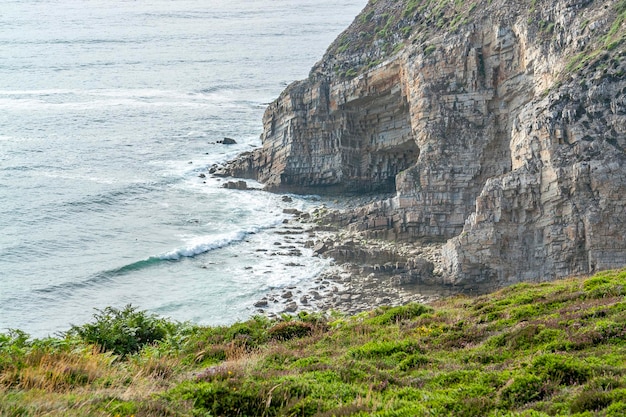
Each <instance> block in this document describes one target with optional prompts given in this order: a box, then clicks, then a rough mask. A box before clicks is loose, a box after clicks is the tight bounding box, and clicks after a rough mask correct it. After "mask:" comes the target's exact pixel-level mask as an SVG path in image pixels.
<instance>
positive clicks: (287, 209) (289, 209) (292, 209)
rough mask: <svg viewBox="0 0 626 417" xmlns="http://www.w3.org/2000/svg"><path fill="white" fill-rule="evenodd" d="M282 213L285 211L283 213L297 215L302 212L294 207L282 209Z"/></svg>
mask: <svg viewBox="0 0 626 417" xmlns="http://www.w3.org/2000/svg"><path fill="white" fill-rule="evenodd" d="M283 213H285V214H292V215H294V216H298V215H300V214H302V212H301V211H300V210H298V209H295V208H286V209H283Z"/></svg>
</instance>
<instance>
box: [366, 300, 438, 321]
mask: <svg viewBox="0 0 626 417" xmlns="http://www.w3.org/2000/svg"><path fill="white" fill-rule="evenodd" d="M432 311H433V309H432V308H431V307H426V306H425V305H423V304H418V303H411V304H407V305H405V306H398V307H387V308H379V309H377V310H375V314H376V315H375V316H374V317H372V318H370V319H369V320H367V322H368V323H370V324H378V325H384V324H389V323H393V322H398V321H402V320H410V319H412V318H415V317H419V316H421V315H422V314H425V313H432Z"/></svg>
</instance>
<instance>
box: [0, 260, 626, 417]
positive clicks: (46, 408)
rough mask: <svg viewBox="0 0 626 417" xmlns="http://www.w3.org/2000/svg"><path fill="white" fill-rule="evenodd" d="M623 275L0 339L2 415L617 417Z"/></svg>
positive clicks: (624, 386)
mask: <svg viewBox="0 0 626 417" xmlns="http://www.w3.org/2000/svg"><path fill="white" fill-rule="evenodd" d="M625 295H626V270H621V271H612V272H603V273H600V274H598V275H595V276H593V277H591V278H575V279H567V280H562V281H557V282H552V283H543V284H519V285H516V286H513V287H510V288H506V289H504V290H501V291H498V292H496V293H494V294H489V295H486V296H481V297H477V298H466V297H455V298H451V299H447V300H443V301H441V302H438V303H437V304H435V305H432V306H422V305H416V304H414V305H408V306H404V307H398V308H391V309H378V310H376V311H372V312H370V313H367V314H361V315H359V316H356V317H351V318H347V317H330V318H327V319H324V318H321V317H319V316H304V317H300V318H292V319H290V320H283V321H278V322H276V321H274V322H272V321H269V320H267V319H264V318H260V317H257V318H255V319H253V320H250V321H248V322H245V323H238V324H235V325H233V326H230V327H219V328H207V327H193V326H185V325H180V326H178V327H177V329H176V330H175V331H174V332H173V334H172V335H170V336H169V337H168V338H166V339H165V340H164V341H163V342H161V343H160V344H158V345H152V346H147V347H145V348H144V349H143V350H142V351H141V352H140V353H138V354H135V355H130V356H128V357H126V358H123V359H122V358H119V357H116V356H114V355H111V354H110V353H105V354H102V353H97V351H95V350H94V348H92V347H89V346H87V345H85V344H83V343H82V342H81V341H80V340H79V339H77V338H69V337H68V338H66V339H48V340H43V341H42V340H38V341H32V340H26V339H25V338H24V337H22V335H20V334H19V333H13V334H12V335H11V336H9V335H4V336H2V337H0V352H1V356H0V415H3V416H4V415H9V416H13V415H15V416H17V415H68V416H71V415H75V416H87V415H94V416H96V415H120V416H124V415H136V416H140V415H294V416H296V415H298V416H299V415H328V416H330V415H379V416H420V415H424V416H428V415H436V416H438V415H450V416H487V415H492V416H507V415H511V416H513V415H525V416H542V415H576V414H577V413H578V414H577V415H581V416H582V415H584V416H592V415H598V416H622V415H626V299H625Z"/></svg>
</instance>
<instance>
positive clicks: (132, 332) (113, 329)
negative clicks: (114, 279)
mask: <svg viewBox="0 0 626 417" xmlns="http://www.w3.org/2000/svg"><path fill="white" fill-rule="evenodd" d="M96 311H97V312H96V313H95V314H94V315H93V317H94V319H95V321H94V322H93V323H87V324H83V325H82V326H76V325H72V327H71V328H70V330H69V331H67V332H66V336H69V337H78V338H80V339H81V340H82V341H84V342H86V343H90V344H94V345H97V346H98V347H100V349H102V350H103V351H106V352H113V353H115V354H117V355H120V356H126V355H129V354H133V353H136V352H138V351H139V350H140V349H141V348H142V347H144V346H145V345H147V344H150V343H153V342H157V341H160V340H163V339H165V338H166V336H167V335H168V334H170V333H173V332H174V331H175V328H176V324H175V323H172V322H170V321H168V320H166V319H163V318H158V317H157V316H155V315H152V314H148V313H147V312H145V311H137V310H136V308H135V307H133V306H131V305H130V304H129V305H127V306H126V307H125V308H124V309H123V310H119V309H117V308H114V307H107V308H105V309H104V310H96Z"/></svg>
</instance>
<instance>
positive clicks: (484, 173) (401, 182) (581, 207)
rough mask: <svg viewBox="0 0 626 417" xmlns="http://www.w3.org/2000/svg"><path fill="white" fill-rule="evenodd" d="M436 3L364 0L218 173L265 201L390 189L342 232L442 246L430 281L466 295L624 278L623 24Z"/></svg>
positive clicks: (547, 5)
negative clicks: (239, 179) (249, 147)
mask: <svg viewBox="0 0 626 417" xmlns="http://www.w3.org/2000/svg"><path fill="white" fill-rule="evenodd" d="M417 3H419V2H417ZM444 3H445V4H446V5H444V6H441V7H436V8H432V7H431V8H424V7H421V6H420V5H419V4H417V5H416V2H413V1H395V0H378V1H376V2H374V3H370V4H369V5H368V6H367V7H366V8H365V9H364V10H363V12H362V13H361V15H360V16H359V17H357V19H356V20H355V22H354V23H353V25H352V26H351V27H350V28H348V29H347V30H346V31H345V32H344V33H343V34H342V35H341V36H340V37H339V38H338V39H337V40H336V41H335V43H333V45H331V47H330V48H329V50H328V51H327V53H326V55H325V56H324V58H323V59H322V61H320V62H319V63H318V64H317V65H316V66H315V67H314V68H313V69H312V71H311V74H310V76H309V79H308V80H304V81H300V82H296V83H294V84H292V85H290V86H289V87H288V88H287V89H286V90H285V91H284V92H283V93H282V94H281V96H280V97H279V98H278V99H277V100H276V101H275V102H273V103H272V104H271V105H270V106H269V107H268V109H267V111H266V113H265V116H264V119H263V125H264V131H263V134H262V136H261V139H262V143H263V146H262V148H260V149H258V150H256V151H254V152H251V153H248V154H245V155H242V156H241V157H240V158H239V159H237V160H236V161H233V162H232V163H231V164H230V166H229V169H230V172H231V173H232V174H234V175H238V176H248V177H254V178H256V179H258V180H259V181H261V182H263V183H265V184H266V187H267V188H268V189H270V190H288V191H295V192H302V193H309V192H318V193H319V192H353V193H362V192H372V191H378V192H390V191H391V192H395V197H393V198H390V199H386V200H381V201H379V202H376V203H373V204H370V205H368V206H365V207H361V208H359V209H356V210H354V211H352V212H350V213H345V214H344V216H343V219H342V221H343V223H344V224H345V225H346V226H347V227H348V228H350V229H351V230H354V231H360V232H362V233H365V234H367V235H369V236H372V237H379V238H386V239H394V240H403V241H441V242H442V243H443V242H445V244H444V245H443V249H442V255H443V271H442V273H441V274H440V275H439V276H438V278H437V279H439V280H440V282H441V283H444V284H450V285H454V286H458V287H460V288H462V289H468V290H481V291H482V290H488V289H491V288H494V287H498V286H502V285H507V284H510V283H513V282H518V281H523V280H533V281H536V280H547V279H553V278H557V277H561V276H566V275H570V274H584V273H589V272H593V271H595V270H599V269H606V268H613V267H619V266H623V265H625V264H626V241H625V238H624V236H626V163H625V162H626V154H625V151H624V149H625V148H626V76H625V74H626V59H625V55H626V52H625V47H624V46H625V44H626V33H625V32H626V29H625V26H626V25H625V24H624V23H623V21H624V20H625V19H624V17H625V16H626V15H625V13H626V11H625V10H621V9H620V7H621V6H619V4H616V2H612V1H590V0H585V1H583V0H579V1H557V2H552V1H550V2H548V1H543V0H539V1H533V2H530V1H529V2H507V1H504V0H494V1H491V2H488V1H476V2H464V3H467V4H463V5H458V6H454V5H453V4H448V3H447V2H444ZM444 3H442V4H444ZM420 4H421V3H420ZM620 19H621V20H620Z"/></svg>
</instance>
